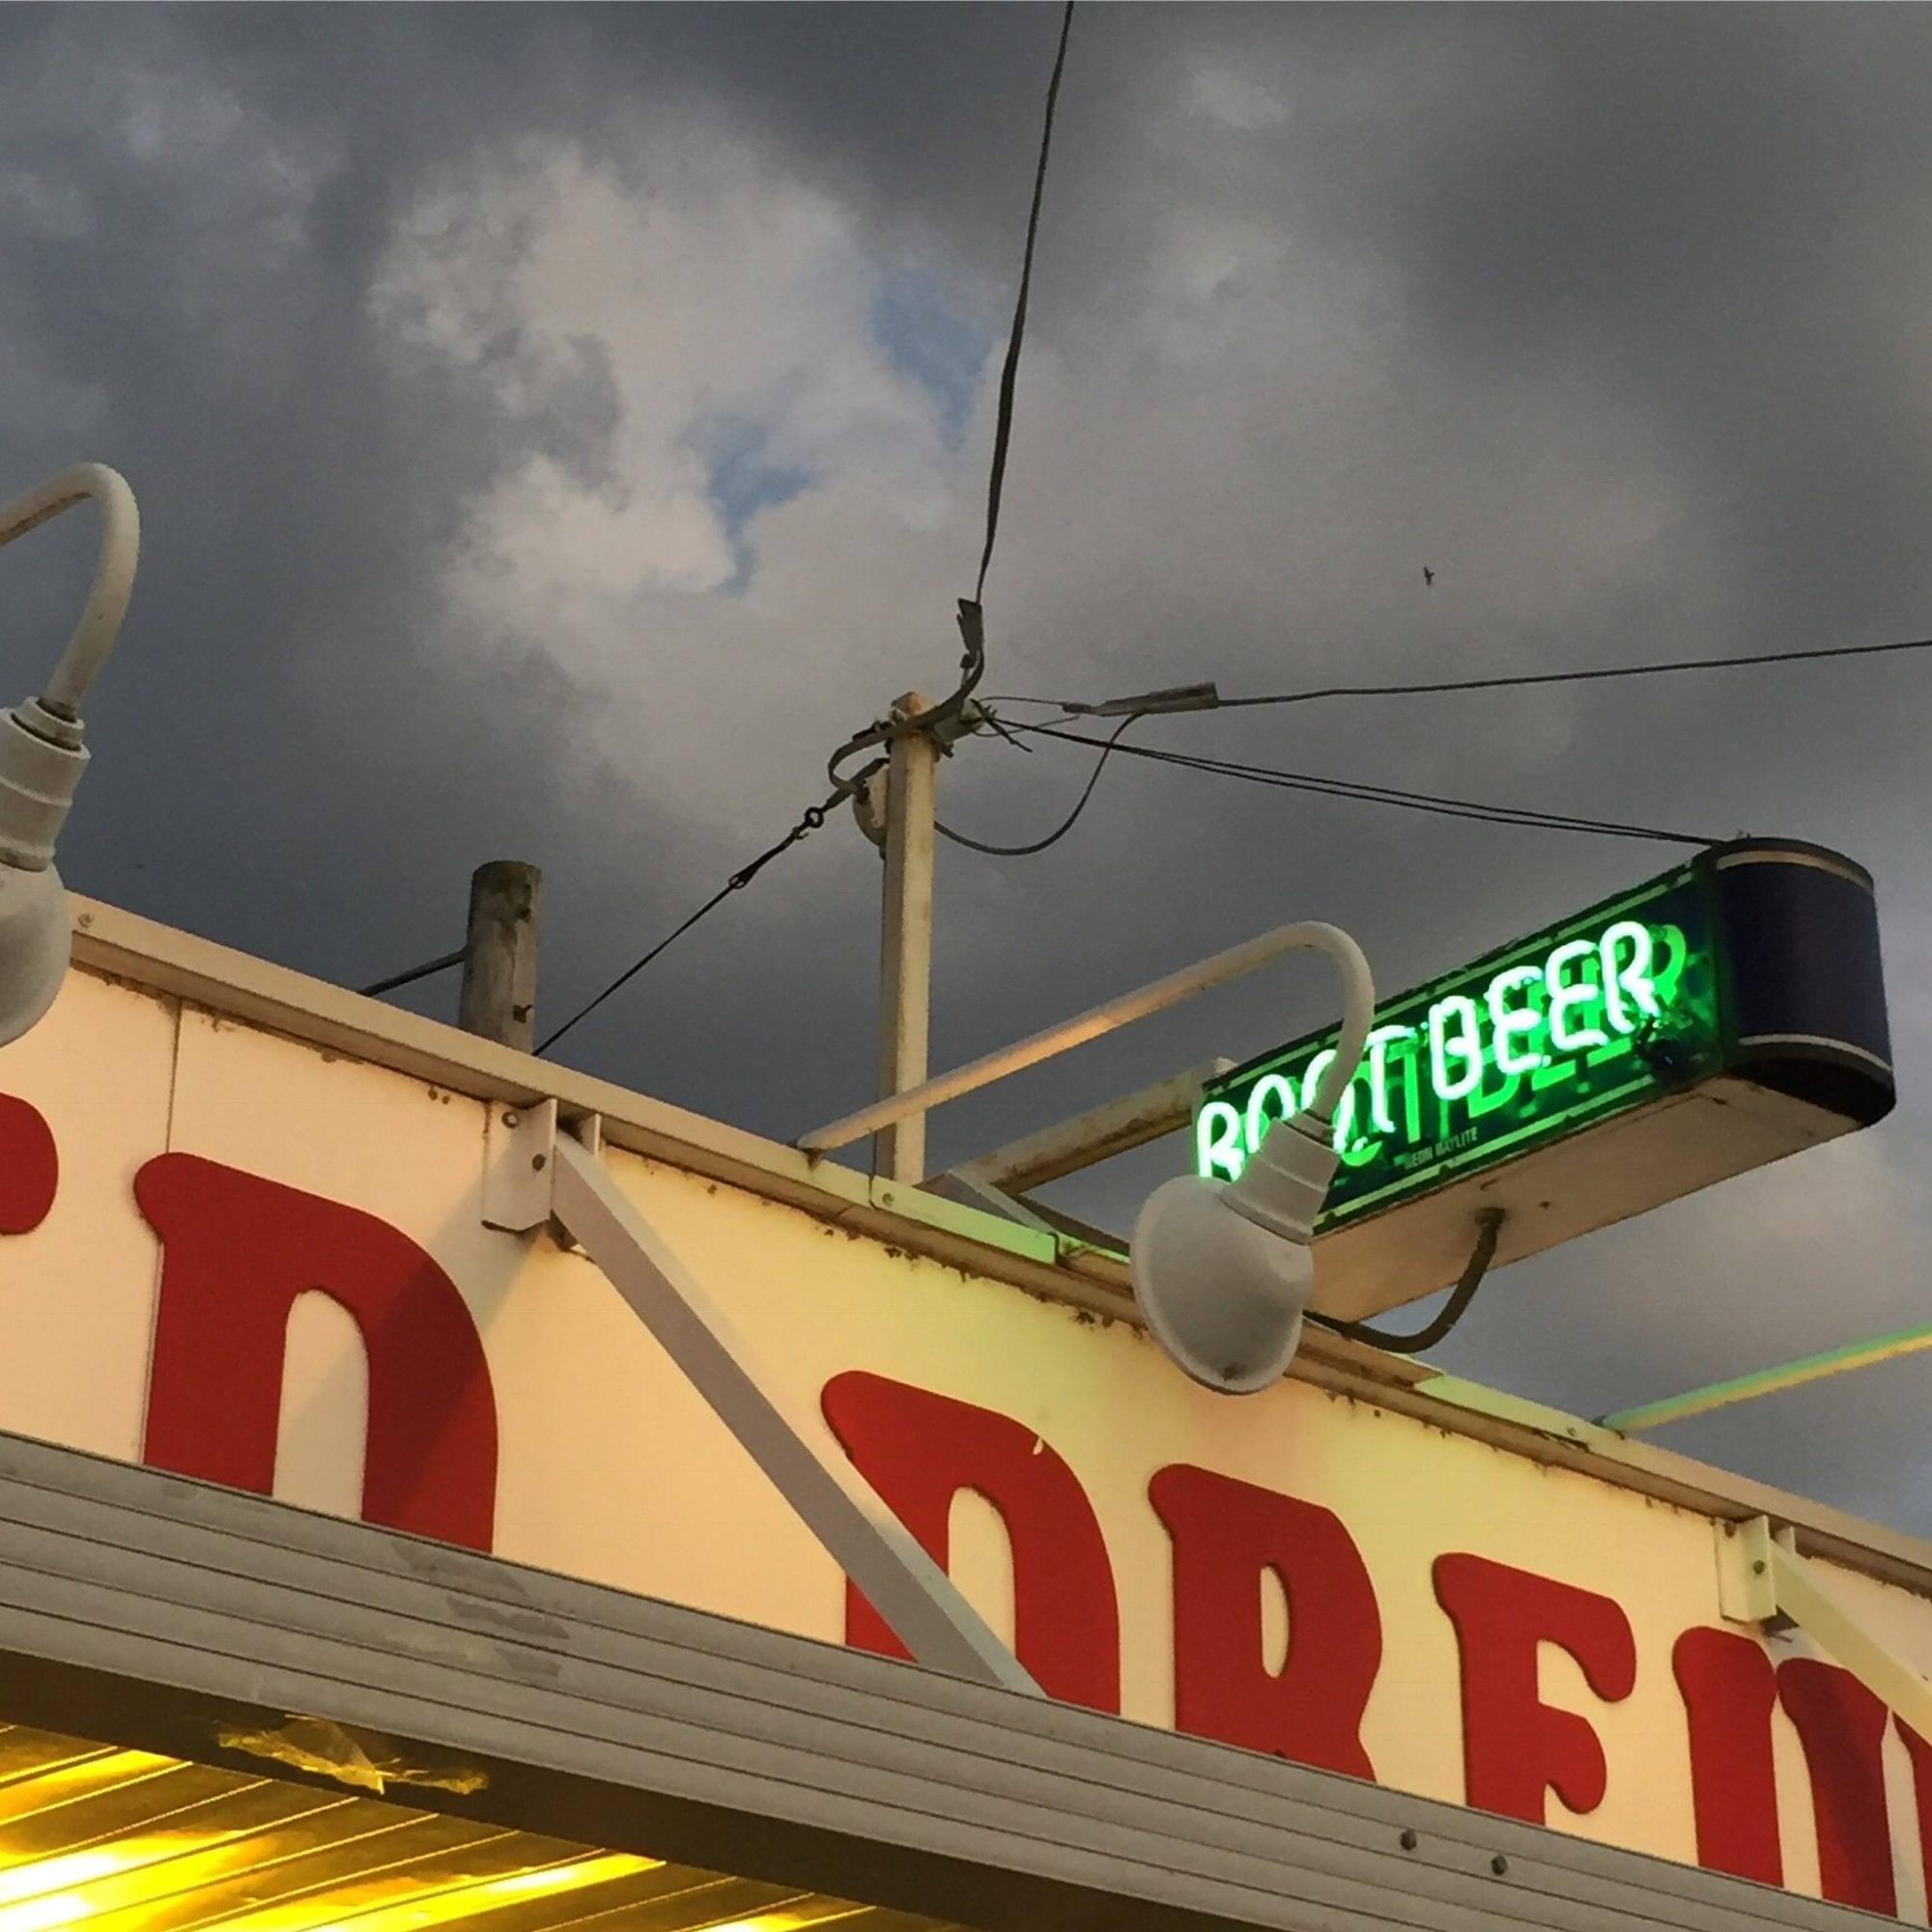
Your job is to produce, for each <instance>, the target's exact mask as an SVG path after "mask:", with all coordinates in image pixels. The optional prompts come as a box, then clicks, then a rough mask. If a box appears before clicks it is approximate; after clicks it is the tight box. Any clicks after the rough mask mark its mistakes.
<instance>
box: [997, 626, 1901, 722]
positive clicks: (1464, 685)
mask: <svg viewBox="0 0 1932 1932" xmlns="http://www.w3.org/2000/svg"><path fill="white" fill-rule="evenodd" d="M1926 650H1932V638H1906V639H1898V640H1896V641H1893V642H1889V643H1883V644H1824V645H1819V646H1817V647H1815V648H1813V649H1810V650H1803V651H1750V652H1747V653H1746V654H1745V655H1743V656H1741V657H1728V658H1676V659H1672V660H1670V661H1668V662H1666V663H1663V664H1641V665H1599V666H1593V667H1591V668H1587V669H1584V670H1539V671H1511V672H1507V673H1504V674H1502V675H1500V676H1496V677H1450V678H1435V679H1431V680H1429V681H1428V682H1426V683H1417V684H1330V685H1322V686H1319V687H1317V688H1314V689H1311V690H1308V691H1277V692H1264V693H1263V694H1261V695H1260V696H1252V697H1220V696H1212V697H1208V698H1206V699H1197V700H1196V701H1194V702H1191V703H1189V704H1188V706H1187V707H1186V708H1187V709H1188V710H1191V711H1239V710H1245V709H1248V708H1250V707H1252V706H1256V705H1264V704H1316V703H1320V702H1321V700H1323V699H1325V698H1330V697H1436V696H1445V695H1447V694H1449V693H1452V692H1460V691H1508V690H1520V689H1522V688H1524V687H1527V686H1530V685H1544V684H1595V683H1599V682H1602V681H1604V680H1605V679H1609V678H1625V677H1671V676H1675V675H1677V674H1678V673H1680V672H1684V671H1698V670H1744V669H1749V668H1756V667H1761V666H1775V665H1788V664H1815V663H1818V662H1821V661H1823V660H1827V659H1832V658H1871V657H1884V656H1887V655H1889V653H1891V652H1894V651H1926ZM1183 689H1185V690H1187V691H1188V692H1189V693H1190V694H1191V693H1193V692H1195V691H1197V690H1206V689H1208V687H1195V686H1187V687H1183ZM986 702H987V703H989V704H1044V705H1053V706H1056V707H1057V708H1058V709H1060V710H1061V711H1064V712H1065V713H1066V715H1067V716H1068V717H1084V716H1092V715H1093V714H1094V713H1095V712H1102V713H1104V712H1107V711H1111V710H1113V709H1115V708H1116V707H1117V706H1118V704H1119V702H1120V700H1118V699H1105V700H1102V701H1101V702H1100V703H1097V704H1088V703H1082V702H1081V701H1080V700H1078V699H1068V698H1064V697H1026V696H1018V695H1017V694H1012V693H1009V694H1007V695H1005V696H998V697H989V698H988V699H987V700H986Z"/></svg>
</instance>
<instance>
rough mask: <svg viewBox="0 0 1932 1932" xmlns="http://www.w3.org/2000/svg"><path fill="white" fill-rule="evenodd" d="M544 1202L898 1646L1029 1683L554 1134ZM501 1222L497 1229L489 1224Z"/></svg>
mask: <svg viewBox="0 0 1932 1932" xmlns="http://www.w3.org/2000/svg"><path fill="white" fill-rule="evenodd" d="M552 1145H553V1152H552V1157H551V1159H550V1161H549V1163H548V1165H549V1169H550V1188H549V1204H548V1209H549V1211H550V1212H551V1213H554V1215H555V1216H556V1218H557V1219H558V1220H559V1221H561V1222H562V1223H563V1225H564V1227H565V1228H567V1229H568V1230H569V1232H570V1234H571V1236H573V1237H574V1238H575V1239H576V1241H577V1243H578V1244H579V1245H580V1246H581V1247H582V1249H583V1251H584V1253H585V1254H586V1255H588V1256H589V1258H590V1259H591V1260H592V1261H593V1262H595V1263H596V1264H597V1265H598V1267H599V1268H601V1269H602V1270H603V1272H604V1274H605V1275H606V1276H607V1277H608V1278H609V1279H610V1282H611V1286H612V1287H613V1288H615V1289H616V1291H617V1293H619V1294H621V1295H622V1296H623V1297H624V1299H625V1301H626V1302H627V1303H628V1304H629V1305H630V1308H631V1312H632V1313H633V1314H634V1315H636V1316H637V1318H638V1319H639V1321H641V1322H642V1323H643V1324H644V1326H645V1327H646V1328H648V1329H649V1330H650V1331H651V1333H652V1334H653V1335H654V1336H655V1337H656V1338H657V1340H658V1342H659V1343H660V1345H661V1346H662V1347H663V1349H664V1350H665V1352H666V1353H667V1354H668V1355H669V1356H670V1358H671V1360H672V1361H673V1362H675V1363H676V1364H677V1366H678V1368H679V1369H680V1370H682V1371H683V1373H684V1375H685V1377H686V1378H687V1379H688V1380H689V1381H690V1382H691V1384H692V1386H693V1387H694V1388H696V1390H697V1392H698V1394H699V1395H701V1396H702V1397H703V1398H704V1400H705V1401H706V1402H707V1403H709V1404H710V1406H711V1408H712V1411H713V1412H714V1413H715V1414H716V1415H717V1417H718V1419H719V1420H720V1421H721V1422H723V1423H724V1424H725V1428H727V1429H728V1430H729V1431H730V1432H731V1434H732V1435H734V1436H736V1437H737V1439H738V1440H739V1442H741V1443H742V1444H743V1445H744V1446H745V1448H746V1449H747V1450H749V1451H750V1452H751V1455H752V1457H753V1461H755V1462H756V1463H757V1465H758V1467H759V1468H761V1469H762V1470H763V1471H764V1472H765V1474H766V1475H767V1476H769V1477H770V1478H771V1480H772V1482H773V1483H774V1484H775V1485H776V1486H777V1488H778V1490H779V1492H780V1493H781V1495H782V1496H783V1497H784V1499H785V1501H786V1502H788V1503H789V1504H790V1505H791V1506H792V1508H793V1509H794V1510H796V1511H797V1512H798V1515H799V1517H800V1519H801V1520H803V1522H804V1523H805V1525H806V1527H807V1528H808V1529H810V1531H811V1533H812V1534H813V1535H814V1536H815V1537H816V1538H817V1539H818V1541H819V1542H820V1544H822V1545H823V1546H824V1548H825V1549H826V1550H827V1552H828V1553H829V1554H830V1555H831V1556H832V1558H833V1559H834V1561H836V1562H837V1563H838V1566H839V1567H840V1568H841V1569H842V1570H843V1571H844V1572H845V1574H846V1576H847V1577H850V1578H851V1579H852V1581H853V1582H854V1583H856V1584H857V1585H858V1586H859V1588H860V1589H861V1590H863V1591H864V1592H865V1593H866V1595H867V1597H868V1598H869V1599H870V1600H871V1603H872V1605H873V1606H874V1608H876V1609H877V1610H878V1612H879V1614H880V1615H881V1616H882V1617H884V1618H885V1620H886V1622H887V1623H889V1624H890V1625H891V1626H892V1627H893V1629H894V1631H895V1633H896V1634H897V1635H898V1637H899V1639H900V1641H901V1642H902V1643H904V1645H905V1646H906V1648H907V1649H908V1650H909V1651H911V1652H912V1654H913V1656H914V1657H915V1658H916V1659H917V1660H918V1661H919V1662H921V1663H923V1664H926V1665H928V1666H930V1667H931V1668H932V1669H935V1670H944V1671H949V1672H951V1673H952V1675H953V1676H955V1677H969V1678H973V1679H976V1680H977V1681H978V1682H980V1683H982V1684H993V1685H997V1686H1000V1687H1001V1688H1003V1689H1005V1690H1024V1691H1030V1692H1032V1693H1033V1694H1034V1695H1036V1696H1037V1695H1039V1694H1040V1692H1039V1686H1038V1685H1037V1684H1036V1683H1035V1682H1034V1680H1033V1678H1032V1677H1031V1676H1030V1675H1029V1674H1028V1672H1027V1671H1026V1670H1025V1668H1024V1667H1023V1666H1022V1665H1021V1663H1020V1662H1019V1660H1018V1659H1017V1658H1016V1657H1014V1655H1013V1654H1012V1652H1011V1651H1010V1650H1009V1649H1008V1648H1007V1646H1006V1645H1005V1644H1004V1643H1002V1642H1001V1641H1000V1639H999V1638H998V1637H997V1636H995V1635H994V1634H993V1632H992V1631H991V1630H990V1629H989V1628H988V1626H987V1624H986V1622H985V1620H984V1618H982V1617H981V1616H980V1613H979V1612H978V1611H977V1610H976V1609H974V1607H973V1606H972V1605H971V1604H969V1603H968V1602H967V1601H966V1599H965V1598H964V1597H963V1596H962V1595H961V1594H960V1593H959V1590H958V1588H957V1587H956V1586H955V1585H954V1583H953V1582H952V1578H951V1577H948V1576H947V1574H946V1572H945V1571H944V1570H942V1569H941V1568H940V1567H939V1565H938V1564H936V1563H935V1562H934V1561H933V1560H932V1558H931V1557H930V1556H928V1555H927V1554H926V1552H925V1550H924V1549H923V1548H922V1547H921V1545H920V1544H919V1543H918V1541H917V1540H916V1539H915V1538H914V1537H913V1536H912V1534H911V1533H910V1532H909V1531H908V1530H907V1529H906V1527H905V1525H904V1524H903V1523H901V1522H900V1521H899V1520H898V1518H897V1517H896V1516H895V1515H894V1514H893V1512H892V1510H891V1509H890V1508H889V1507H888V1506H887V1504H886V1502H885V1500H884V1499H883V1498H882V1497H881V1496H880V1495H879V1493H878V1492H877V1491H876V1490H874V1489H873V1488H872V1486H871V1484H869V1483H868V1482H867V1480H866V1479H865V1477H864V1476H863V1475H861V1474H860V1472H859V1470H858V1469H857V1468H856V1467H854V1466H853V1465H852V1464H851V1463H849V1462H846V1461H845V1460H844V1459H843V1458H836V1459H835V1458H829V1457H826V1456H823V1455H821V1454H820V1453H819V1452H818V1450H817V1449H816V1448H815V1447H814V1446H813V1441H812V1436H813V1434H814V1431H813V1429H812V1426H811V1418H810V1417H809V1416H808V1415H807V1414H805V1413H804V1412H803V1411H802V1410H801V1409H800V1407H799V1406H798V1405H797V1404H796V1403H795V1402H793V1401H792V1400H791V1399H790V1398H788V1397H787V1396H786V1395H785V1394H784V1393H783V1391H782V1390H781V1387H780V1385H779V1383H778V1382H777V1381H776V1379H775V1378H772V1377H771V1376H770V1375H768V1374H767V1373H766V1372H765V1370H764V1367H763V1365H762V1364H761V1363H760V1362H759V1360H758V1358H757V1354H756V1351H755V1350H753V1347H752V1344H751V1343H750V1341H749V1340H748V1339H747V1338H746V1337H745V1336H744V1335H743V1334H741V1333H740V1332H739V1331H738V1329H737V1328H736V1326H735V1324H733V1323H732V1321H730V1320H729V1318H728V1317H727V1316H726V1315H725V1313H724V1311H723V1310H722V1309H720V1308H719V1307H718V1306H717V1305H716V1304H715V1303H714V1302H713V1301H712V1299H711V1297H710V1296H709V1295H708V1294H706V1293H705V1292H704V1289H703V1287H702V1286H701V1285H700V1284H699V1282H698V1281H697V1279H696V1276H694V1275H693V1274H692V1273H691V1271H690V1270H689V1269H688V1268H687V1267H686V1266H685V1265H684V1264H683V1263H682V1262H681V1261H680V1260H679V1259H678V1257H677V1255H676V1254H675V1253H674V1252H673V1251H672V1250H671V1248H670V1247H669V1245H668V1243H667V1242H666V1241H665V1239H664V1237H663V1236H661V1235H660V1234H659V1233H658V1232H657V1230H656V1229H655V1228H653V1227H652V1226H651V1224H650V1222H649V1220H648V1219H647V1218H646V1217H645V1216H644V1215H643V1214H642V1213H641V1212H640V1211H639V1208H637V1206H636V1204H635V1203H634V1202H632V1200H631V1199H630V1198H629V1196H628V1195H626V1194H625V1193H624V1192H623V1190H622V1189H621V1188H619V1187H618V1185H617V1184H616V1182H615V1181H614V1180H612V1179H611V1175H610V1172H609V1170H608V1169H607V1168H606V1167H605V1165H604V1163H603V1161H602V1160H601V1159H600V1158H599V1157H598V1155H597V1154H595V1153H593V1152H592V1151H590V1150H589V1149H588V1148H586V1147H584V1146H582V1145H581V1144H580V1143H579V1142H578V1141H576V1140H574V1139H573V1138H572V1137H571V1136H570V1135H569V1134H568V1133H557V1134H555V1135H554V1141H553V1143H552ZM498 1225H502V1224H501V1223H498Z"/></svg>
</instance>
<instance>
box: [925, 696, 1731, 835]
mask: <svg viewBox="0 0 1932 1932" xmlns="http://www.w3.org/2000/svg"><path fill="white" fill-rule="evenodd" d="M1141 715H1143V714H1139V713H1136V714H1134V715H1133V716H1130V717H1127V718H1124V719H1122V721H1121V723H1120V724H1119V725H1116V726H1115V728H1114V730H1113V732H1112V733H1111V734H1110V735H1109V736H1108V737H1106V738H1088V737H1084V736H1082V735H1081V734H1080V733H1079V732H1077V731H1067V730H1063V729H1062V728H1060V727H1059V726H1058V725H1013V726H1011V727H1010V728H1012V729H1013V730H1016V731H1023V732H1026V733H1027V734H1029V735H1030V736H1034V737H1041V738H1052V739H1055V740H1057V741H1059V742H1060V743H1062V744H1066V745H1090V746H1092V747H1094V749H1095V750H1096V751H1098V753H1100V756H1099V757H1098V759H1096V760H1095V762H1094V771H1093V773H1092V775H1091V776H1090V777H1089V779H1088V781H1087V786H1086V789H1085V790H1084V791H1083V792H1082V793H1081V794H1080V797H1079V800H1078V802H1077V803H1076V804H1075V806H1074V808H1073V810H1072V812H1071V814H1070V815H1069V816H1068V817H1067V818H1066V819H1065V821H1064V822H1063V823H1062V824H1061V825H1060V826H1058V827H1057V828H1056V829H1055V830H1054V831H1053V832H1052V833H1050V834H1049V835H1048V836H1047V837H1046V838H1043V839H1037V840H1036V841H1034V842H1033V843H1032V844H1028V845H1007V846H1000V845H990V844H985V843H982V842H981V841H980V840H979V839H977V838H967V837H966V836H965V835H964V834H963V833H959V832H954V831H952V830H951V829H950V828H948V827H946V826H941V827H940V828H939V830H940V831H941V832H943V833H944V834H945V835H946V837H947V838H951V839H952V840H953V842H954V843H955V844H960V845H968V846H971V847H972V848H973V849H974V850H975V851H978V852H987V853H991V854H993V855H995V856H997V857H1002V858H1005V857H1014V856H1020V855H1023V854H1028V853H1033V852H1039V851H1044V850H1045V849H1046V847H1047V846H1048V845H1051V844H1052V843H1054V842H1055V841H1056V840H1057V839H1059V838H1064V837H1065V835H1066V833H1067V832H1068V831H1070V830H1071V829H1072V826H1073V823H1074V821H1075V820H1076V819H1077V818H1078V817H1079V816H1080V814H1081V812H1082V811H1083V810H1085V809H1086V807H1087V804H1088V801H1089V800H1090V799H1091V798H1092V797H1093V795H1094V786H1095V785H1096V784H1097V783H1098V782H1099V778H1100V772H1101V768H1102V767H1103V766H1104V765H1105V764H1106V761H1107V758H1108V756H1109V755H1110V754H1111V753H1114V752H1116V751H1118V752H1120V753H1122V754H1123V755H1125V756H1127V757H1130V758H1148V759H1151V760H1152V761H1153V762H1154V763H1156V764H1164V765H1178V766H1179V767H1181V768H1182V769H1183V770H1187V771H1197V772H1206V773H1208V775H1209V776H1212V777H1219V778H1233V779H1241V780H1244V781H1247V782H1249V783H1251V784H1265V785H1273V786H1275V787H1277V788H1279V789H1281V790H1285V791H1307V792H1314V793H1317V794H1318V795H1321V796H1324V797H1330V798H1346V799H1352V800H1355V801H1357V802H1358V803H1361V804H1367V805H1389V806H1395V807H1398V808H1400V809H1402V810H1408V811H1422V812H1428V813H1431V814H1434V815H1435V816H1438V817H1444V818H1466V819H1473V820H1474V821H1475V822H1476V823H1478V824H1484V825H1514V826H1520V827H1523V828H1525V829H1528V830H1531V831H1543V832H1580V833H1589V834H1594V835H1596V836H1598V837H1601V838H1646V839H1652V840H1655V841H1657V842H1659V843H1662V844H1667V845H1712V844H1716V843H1718V842H1719V841H1718V840H1717V839H1715V838H1710V837H1707V836H1706V835H1704V834H1702V833H1695V832H1671V831H1665V830H1663V829H1662V828H1660V827H1658V826H1653V825H1634V824H1629V823H1626V822H1624V821H1622V820H1619V819H1606V818H1584V817H1579V816H1577V815H1574V814H1572V813H1569V812H1555V811H1540V810H1535V809H1533V808H1531V807H1527V806H1512V805H1492V804H1488V803H1485V802H1484V801H1482V800H1479V799H1463V798H1449V797H1445V796H1443V795H1442V794H1441V793H1437V792H1419V791H1408V790H1404V789H1402V788H1400V787H1398V786H1394V785H1376V784H1368V783H1363V782H1358V781H1354V780H1350V779H1331V778H1324V777H1321V776H1320V775H1318V774H1316V773H1312V772H1284V771H1278V770H1276V769H1275V768H1273V767H1272V766H1268V765H1245V764H1239V763H1236V762H1235V761H1233V760H1231V759H1226V758H1204V757H1196V756H1193V755H1191V754H1190V753H1184V752H1170V751H1163V750H1159V749H1157V748H1156V747H1153V746H1150V745H1123V744H1122V743H1121V734H1122V732H1123V731H1124V730H1125V729H1126V727H1127V726H1128V725H1131V724H1133V723H1135V722H1136V719H1137V718H1138V717H1139V716H1141Z"/></svg>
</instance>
